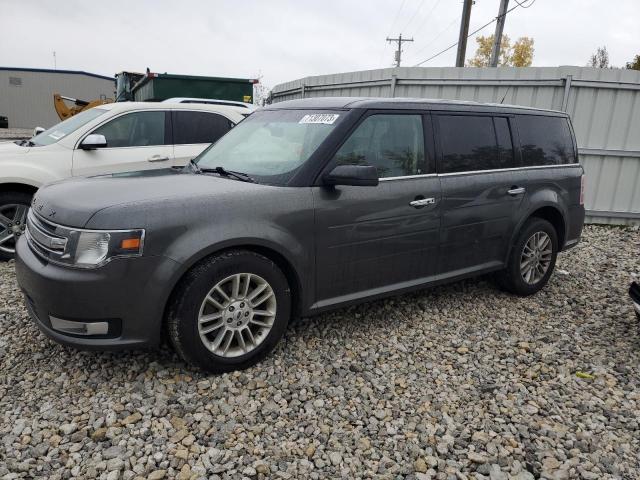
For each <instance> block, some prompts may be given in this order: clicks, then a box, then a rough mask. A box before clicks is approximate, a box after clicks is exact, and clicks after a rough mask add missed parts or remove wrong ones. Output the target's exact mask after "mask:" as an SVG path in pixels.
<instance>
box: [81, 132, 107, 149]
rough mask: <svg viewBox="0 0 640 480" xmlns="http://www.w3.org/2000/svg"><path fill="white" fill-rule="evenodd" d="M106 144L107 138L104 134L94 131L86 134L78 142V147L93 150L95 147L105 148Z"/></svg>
mask: <svg viewBox="0 0 640 480" xmlns="http://www.w3.org/2000/svg"><path fill="white" fill-rule="evenodd" d="M106 146H107V139H106V138H105V136H104V135H98V134H95V133H92V134H91V135H87V137H86V138H85V139H84V140H83V141H82V143H81V144H80V148H81V149H82V150H95V149H96V148H105V147H106Z"/></svg>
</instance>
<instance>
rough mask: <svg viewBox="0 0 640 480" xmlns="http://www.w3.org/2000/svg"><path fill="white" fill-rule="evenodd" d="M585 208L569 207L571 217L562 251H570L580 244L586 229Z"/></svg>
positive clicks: (581, 206) (569, 217)
mask: <svg viewBox="0 0 640 480" xmlns="http://www.w3.org/2000/svg"><path fill="white" fill-rule="evenodd" d="M584 216H585V212H584V206H583V205H573V206H571V207H569V215H568V221H567V234H566V240H565V243H564V245H563V246H562V250H563V251H564V250H568V249H570V248H572V247H575V246H576V245H577V244H578V242H580V237H581V236H582V228H583V227H584Z"/></svg>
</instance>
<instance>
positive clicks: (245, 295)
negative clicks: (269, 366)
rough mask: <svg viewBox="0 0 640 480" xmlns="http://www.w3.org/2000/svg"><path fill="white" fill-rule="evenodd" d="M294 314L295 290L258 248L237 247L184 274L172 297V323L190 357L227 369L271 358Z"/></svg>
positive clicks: (177, 342)
mask: <svg viewBox="0 0 640 480" xmlns="http://www.w3.org/2000/svg"><path fill="white" fill-rule="evenodd" d="M290 316H291V293H290V289H289V285H288V283H287V279H286V277H285V276H284V274H283V273H282V271H281V270H280V269H279V268H278V266H277V265H276V264H275V263H274V262H272V261H271V260H269V259H268V258H266V257H264V256H262V255H259V254H257V253H255V252H251V251H248V250H232V251H229V252H225V253H222V254H219V255H214V256H212V257H209V258H207V259H205V260H204V261H202V262H201V263H200V264H198V265H197V266H196V267H194V268H193V269H191V270H190V271H189V272H188V273H187V274H186V275H185V277H184V279H183V280H182V281H181V282H180V285H179V286H178V288H177V290H176V292H175V293H174V295H173V298H172V300H171V303H170V307H169V309H168V314H167V326H168V332H169V337H170V339H171V342H172V344H173V346H174V348H175V350H176V351H177V352H178V353H179V354H180V356H181V357H182V358H183V359H184V360H185V361H187V362H188V363H190V364H192V365H194V366H196V367H199V368H201V369H203V370H206V371H209V372H212V373H223V372H229V371H233V370H242V369H245V368H248V367H250V366H252V365H255V364H256V363H258V362H259V361H261V360H262V359H263V358H264V357H266V356H267V354H268V353H269V352H270V351H271V350H273V348H274V347H275V346H276V344H277V343H278V341H279V340H280V338H281V337H282V336H283V334H284V332H285V330H286V328H287V324H288V323H289V318H290Z"/></svg>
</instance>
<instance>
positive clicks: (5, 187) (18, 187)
mask: <svg viewBox="0 0 640 480" xmlns="http://www.w3.org/2000/svg"><path fill="white" fill-rule="evenodd" d="M37 191H38V188H37V187H34V186H32V185H27V184H25V183H2V184H0V193H6V192H22V193H27V194H29V195H33V194H34V193H36V192H37Z"/></svg>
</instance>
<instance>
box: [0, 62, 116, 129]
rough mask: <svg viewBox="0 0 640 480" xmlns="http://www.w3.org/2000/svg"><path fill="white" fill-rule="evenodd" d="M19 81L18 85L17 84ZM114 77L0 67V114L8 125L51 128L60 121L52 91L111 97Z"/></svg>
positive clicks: (89, 97) (82, 97) (83, 97)
mask: <svg viewBox="0 0 640 480" xmlns="http://www.w3.org/2000/svg"><path fill="white" fill-rule="evenodd" d="M18 83H19V85H17V84H18ZM114 91H115V83H114V80H113V79H108V78H104V77H99V76H92V75H91V74H87V73H84V72H78V73H69V72H67V71H64V70H57V71H55V70H29V69H25V70H20V69H15V70H9V69H3V68H0V115H3V116H6V117H8V118H9V127H15V128H34V127H45V128H48V127H51V126H52V125H55V124H56V123H58V122H59V121H60V119H59V118H58V114H57V113H56V111H55V108H54V107H53V94H54V93H59V94H61V95H64V96H67V97H72V98H78V99H80V100H95V99H97V98H101V96H102V98H111V99H113V98H114Z"/></svg>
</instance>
